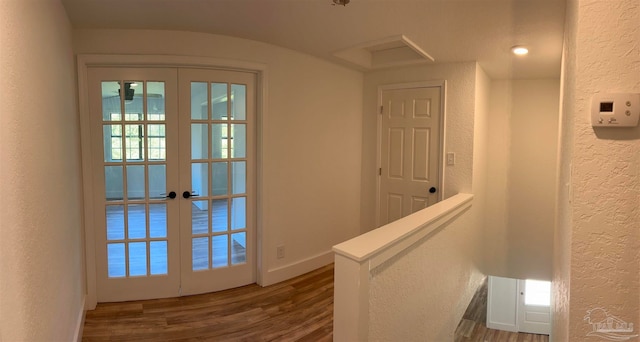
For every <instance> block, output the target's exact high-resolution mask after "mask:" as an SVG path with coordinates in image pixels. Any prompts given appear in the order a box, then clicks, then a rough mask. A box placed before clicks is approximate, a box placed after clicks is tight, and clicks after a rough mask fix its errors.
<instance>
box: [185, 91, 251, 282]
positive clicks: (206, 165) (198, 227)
mask: <svg viewBox="0 0 640 342" xmlns="http://www.w3.org/2000/svg"><path fill="white" fill-rule="evenodd" d="M190 84H191V114H190V117H191V123H190V125H191V129H190V132H191V158H190V161H191V187H192V189H191V192H192V194H194V195H195V196H193V197H191V198H190V200H191V209H192V210H191V213H192V222H191V254H192V262H191V268H192V271H203V270H211V269H218V268H224V267H231V266H234V265H239V264H245V263H246V262H247V260H246V258H247V252H246V247H247V150H246V146H247V125H248V124H249V123H248V122H247V115H246V108H247V97H246V85H244V84H234V83H225V82H191V83H190Z"/></svg>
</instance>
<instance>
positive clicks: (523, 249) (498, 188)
mask: <svg viewBox="0 0 640 342" xmlns="http://www.w3.org/2000/svg"><path fill="white" fill-rule="evenodd" d="M559 96H560V85H559V81H558V80H513V81H508V80H496V81H493V82H492V85H491V118H490V122H491V125H490V127H489V131H490V132H491V137H490V143H489V146H490V148H489V151H490V152H489V160H490V164H489V172H488V178H487V189H488V190H487V192H488V194H487V196H488V197H489V200H488V201H487V208H488V210H487V216H486V218H487V220H486V241H487V242H486V246H487V251H486V253H487V263H488V265H490V266H491V267H490V268H489V269H488V270H487V271H488V272H489V274H492V275H499V276H503V277H509V278H516V279H540V280H551V273H552V271H551V269H552V255H553V253H552V250H553V232H554V225H555V223H554V215H555V191H556V186H555V184H556V163H557V158H556V156H557V146H558V143H557V140H558V116H559V115H558V112H559V102H558V101H559Z"/></svg>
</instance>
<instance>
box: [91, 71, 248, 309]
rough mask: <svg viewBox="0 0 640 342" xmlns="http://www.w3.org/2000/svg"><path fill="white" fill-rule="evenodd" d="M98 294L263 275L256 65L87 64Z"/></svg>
mask: <svg viewBox="0 0 640 342" xmlns="http://www.w3.org/2000/svg"><path fill="white" fill-rule="evenodd" d="M88 85H89V91H88V93H89V106H90V115H91V125H92V126H91V136H92V146H91V149H92V152H93V153H92V155H93V160H92V169H93V188H94V192H95V198H94V203H93V208H94V217H95V222H94V227H95V236H96V246H95V247H96V248H95V251H96V278H97V279H96V285H97V286H96V289H97V298H98V301H99V302H108V301H123V300H134V299H148V298H162V297H173V296H179V295H188V294H195V293H203V292H210V291H217V290H221V289H226V288H230V287H236V286H242V285H245V284H249V283H253V282H254V281H255V223H254V222H255V186H256V185H255V171H254V170H255V148H254V146H255V141H254V139H255V125H254V122H255V75H254V74H251V73H244V72H231V71H219V70H204V69H188V68H107V67H105V68H89V69H88Z"/></svg>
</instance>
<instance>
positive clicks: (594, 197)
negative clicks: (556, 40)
mask: <svg viewBox="0 0 640 342" xmlns="http://www.w3.org/2000/svg"><path fill="white" fill-rule="evenodd" d="M567 11H568V13H567V15H568V16H567V18H568V20H567V38H566V41H565V43H566V44H565V60H564V71H565V73H564V83H563V86H564V89H563V92H564V96H565V98H564V100H563V103H564V106H563V111H564V112H563V116H564V118H563V127H562V128H563V131H562V134H563V138H562V149H563V152H562V153H563V156H568V157H569V158H570V159H569V158H567V159H568V160H566V159H563V161H562V167H561V172H560V177H561V178H560V182H561V183H560V184H561V186H562V185H564V184H568V185H569V187H570V188H569V189H568V190H565V189H566V188H565V187H564V186H562V188H561V191H560V192H561V196H560V200H561V202H560V209H561V211H560V212H559V215H558V217H559V218H558V223H559V226H558V230H559V232H558V233H557V242H558V243H557V246H558V247H557V250H558V249H560V250H562V253H561V254H559V255H557V256H556V265H557V266H558V271H557V272H556V273H555V277H554V280H555V281H556V282H557V283H556V285H555V286H554V295H556V296H558V301H557V303H556V304H554V316H560V317H558V318H556V319H555V321H554V322H555V323H556V326H555V327H554V334H557V335H556V336H554V339H555V337H558V336H560V338H566V339H567V340H582V339H586V334H587V333H589V332H591V331H592V326H591V325H590V324H588V322H587V321H584V320H583V318H584V317H585V315H586V314H587V310H589V309H593V308H597V307H601V308H603V309H605V310H607V311H608V313H609V314H610V315H613V316H616V317H618V318H619V319H621V320H623V321H625V322H629V323H633V324H634V327H635V330H634V332H633V334H637V333H638V330H637V325H638V323H639V322H640V272H638V265H639V264H640V253H638V251H639V250H640V229H639V228H640V211H639V210H638V208H640V199H639V196H638V188H639V187H640V171H639V170H640V153H638V150H639V149H640V127H636V128H630V129H607V128H603V129H600V128H599V129H595V130H594V129H593V128H592V127H591V123H590V117H589V110H590V99H591V96H592V95H593V94H595V93H597V92H636V93H637V92H640V45H639V42H640V40H639V39H638V38H639V37H640V6H638V1H637V0H618V1H615V2H612V1H608V0H584V1H570V2H569V6H568V8H567ZM565 124H566V125H565ZM567 247H569V248H570V250H567ZM569 298H570V301H569ZM558 340H560V339H558Z"/></svg>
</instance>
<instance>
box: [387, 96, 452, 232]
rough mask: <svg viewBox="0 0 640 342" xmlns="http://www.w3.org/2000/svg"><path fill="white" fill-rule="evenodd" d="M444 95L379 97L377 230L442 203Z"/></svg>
mask: <svg viewBox="0 0 640 342" xmlns="http://www.w3.org/2000/svg"><path fill="white" fill-rule="evenodd" d="M441 91H442V90H441V87H414V88H403V89H383V90H382V91H381V94H380V97H381V104H382V106H381V113H382V114H381V115H382V119H381V132H380V172H379V198H378V203H379V208H378V222H379V225H384V224H387V223H389V222H392V221H395V220H397V219H399V218H401V217H404V216H407V215H409V214H411V213H414V212H416V211H418V210H421V209H424V208H425V207H428V206H429V205H431V204H433V203H435V202H436V201H437V199H438V195H437V193H436V192H437V191H438V189H437V187H438V184H439V172H438V169H439V158H440V120H441Z"/></svg>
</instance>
